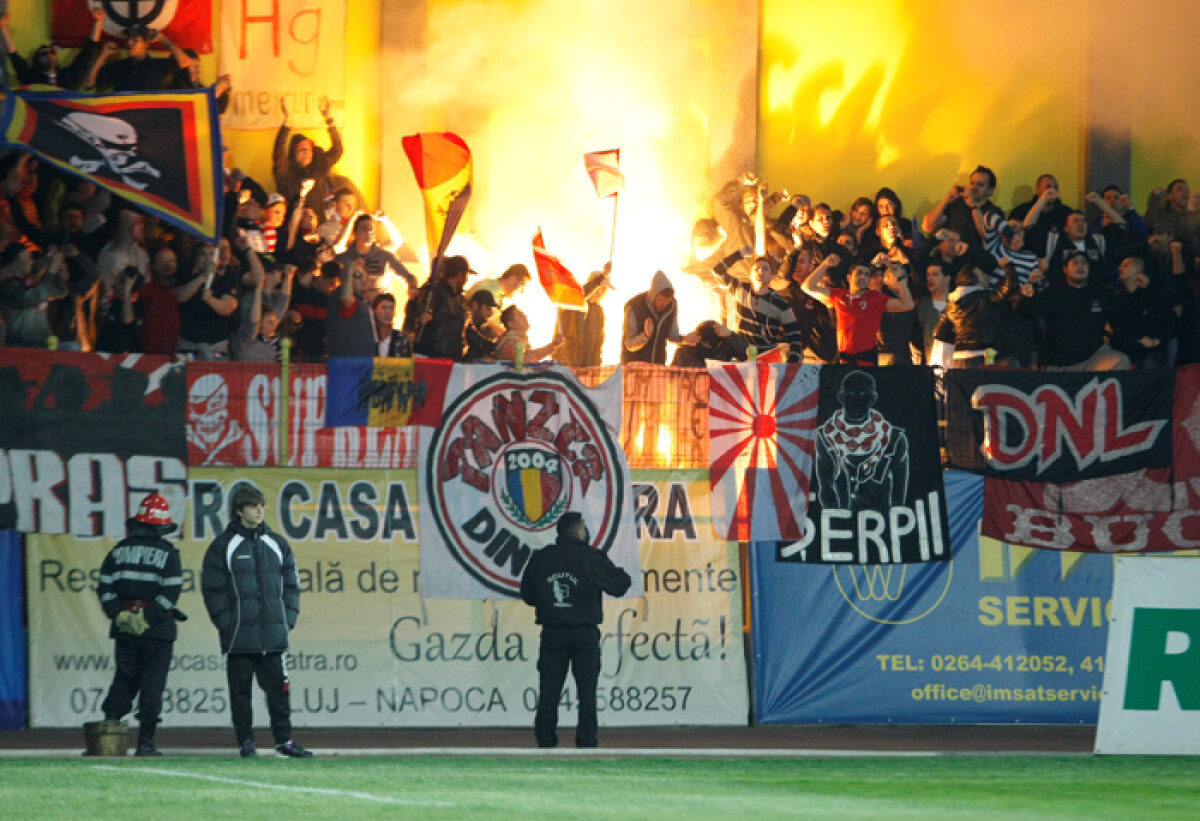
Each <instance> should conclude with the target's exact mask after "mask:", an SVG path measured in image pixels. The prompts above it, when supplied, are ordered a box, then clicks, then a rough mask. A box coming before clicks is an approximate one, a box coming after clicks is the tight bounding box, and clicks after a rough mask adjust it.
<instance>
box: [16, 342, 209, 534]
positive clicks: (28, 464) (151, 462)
mask: <svg viewBox="0 0 1200 821" xmlns="http://www.w3.org/2000/svg"><path fill="white" fill-rule="evenodd" d="M184 384H185V381H184V370H183V365H182V364H178V363H173V362H172V361H171V360H170V359H168V358H166V357H161V356H141V355H138V354H130V355H124V354H121V355H101V354H88V353H72V352H61V351H60V352H52V351H42V350H33V349H29V348H22V349H18V348H0V528H11V529H15V530H19V531H22V532H25V533H33V532H39V533H71V534H74V535H76V536H82V537H94V536H100V535H107V536H117V537H119V536H121V535H124V532H125V520H126V518H128V517H129V515H130V513H129V511H130V510H133V509H135V508H136V507H137V505H138V503H139V502H140V501H141V500H142V497H144V496H145V495H146V494H147V493H149V492H151V491H157V492H158V493H161V494H162V495H163V496H164V497H165V498H166V499H167V500H168V501H169V502H170V503H171V507H172V509H173V510H176V511H181V510H182V509H183V500H184V481H185V479H186V478H187V468H186V467H185V465H184V456H185V455H186V448H185V445H184V439H183V406H184V397H183V392H184Z"/></svg>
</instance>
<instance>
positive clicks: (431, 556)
mask: <svg viewBox="0 0 1200 821" xmlns="http://www.w3.org/2000/svg"><path fill="white" fill-rule="evenodd" d="M445 396H446V406H445V409H444V411H443V413H442V414H441V416H440V419H439V420H438V424H437V427H435V428H429V427H426V428H422V433H421V440H420V449H421V450H420V456H419V461H418V471H419V472H420V476H421V494H422V498H423V499H426V500H427V501H428V504H423V505H422V506H421V571H422V573H423V574H424V578H425V587H424V593H425V595H426V596H427V597H429V598H457V599H488V598H496V597H516V596H519V595H520V588H521V573H522V572H523V571H524V569H525V563H526V561H528V559H529V554H530V551H531V550H533V549H534V548H535V547H536V546H538V545H539V544H541V543H545V542H549V541H553V540H554V536H555V528H554V526H555V524H556V523H557V522H558V519H559V517H560V516H562V514H564V513H566V512H568V511H574V512H577V513H580V514H582V515H583V518H584V521H585V522H586V523H587V526H588V531H589V532H590V533H591V534H592V540H593V544H594V546H595V548H596V549H597V550H602V551H604V552H605V553H607V554H608V555H609V558H611V559H612V560H613V562H614V563H615V564H616V565H617V566H618V567H623V568H624V569H625V570H626V571H628V572H629V574H630V575H631V576H633V577H634V583H633V587H631V588H630V591H629V593H628V594H627V595H629V596H635V597H636V596H640V595H641V589H640V587H639V580H638V579H637V575H636V570H637V567H638V559H637V552H636V548H637V544H636V542H634V540H633V536H632V530H633V504H632V499H631V496H630V490H629V467H628V465H627V464H626V462H625V454H624V452H623V451H622V450H621V448H620V439H619V438H618V437H619V431H620V429H621V398H622V397H621V372H620V371H619V370H618V371H617V372H616V373H615V374H614V375H613V376H612V377H610V378H609V379H607V380H606V381H604V382H603V383H601V384H600V385H598V386H596V387H594V388H585V387H584V386H583V385H581V384H580V382H579V380H578V379H576V378H575V374H573V373H572V372H571V371H570V370H569V369H567V368H564V367H561V366H553V367H550V368H547V369H545V370H539V371H536V372H534V371H524V372H518V371H513V370H510V369H508V368H505V367H503V366H501V365H455V366H454V368H453V370H452V371H451V373H450V381H449V383H448V384H447V386H446V391H445Z"/></svg>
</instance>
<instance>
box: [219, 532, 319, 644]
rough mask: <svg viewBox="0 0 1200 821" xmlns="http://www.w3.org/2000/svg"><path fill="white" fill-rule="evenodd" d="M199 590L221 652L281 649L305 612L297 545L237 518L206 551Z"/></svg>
mask: <svg viewBox="0 0 1200 821" xmlns="http://www.w3.org/2000/svg"><path fill="white" fill-rule="evenodd" d="M200 589H201V592H202V593H203V594H204V607H205V609H207V610H208V617H209V618H210V619H212V623H213V624H214V625H215V626H216V628H217V630H218V632H220V634H221V652H222V653H282V652H284V651H285V650H287V647H288V632H289V631H290V630H291V629H292V628H293V627H295V626H296V619H297V618H299V616H300V579H299V577H298V576H297V574H296V558H295V556H294V555H293V554H292V548H291V547H290V546H289V545H288V543H287V540H285V539H284V538H283V537H282V536H280V535H279V534H277V533H275V532H273V531H272V530H271V529H270V528H268V527H267V526H266V525H265V524H260V525H259V526H258V527H256V528H254V529H253V530H251V529H250V528H247V527H246V526H245V525H244V524H242V521H241V519H239V518H236V517H235V518H234V520H233V521H232V522H230V523H229V526H228V527H227V528H225V532H224V533H222V534H221V535H220V536H218V537H217V538H216V539H215V540H213V543H212V544H211V545H209V547H208V552H207V553H206V554H205V555H204V568H203V570H202V571H201V575H200Z"/></svg>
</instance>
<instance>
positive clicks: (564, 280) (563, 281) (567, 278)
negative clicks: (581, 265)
mask: <svg viewBox="0 0 1200 821" xmlns="http://www.w3.org/2000/svg"><path fill="white" fill-rule="evenodd" d="M533 261H534V262H535V263H536V264H537V272H538V279H539V280H540V281H541V283H542V288H543V289H544V290H545V291H546V296H548V297H550V301H551V302H553V303H554V306H555V307H556V308H563V309H565V310H568V311H582V310H584V307H585V306H584V299H583V288H582V287H581V286H580V284H579V281H578V280H577V279H575V275H574V274H572V273H571V272H570V271H568V270H567V266H565V265H563V264H562V261H561V260H560V259H559V258H558V257H556V256H554V255H553V254H550V253H548V252H547V251H546V241H545V240H543V239H542V229H541V228H539V229H538V230H537V233H536V234H534V235H533Z"/></svg>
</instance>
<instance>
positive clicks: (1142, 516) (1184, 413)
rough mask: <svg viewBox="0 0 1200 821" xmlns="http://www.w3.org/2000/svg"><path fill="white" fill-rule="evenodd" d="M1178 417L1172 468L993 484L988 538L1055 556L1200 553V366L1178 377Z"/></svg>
mask: <svg viewBox="0 0 1200 821" xmlns="http://www.w3.org/2000/svg"><path fill="white" fill-rule="evenodd" d="M1173 419H1174V424H1173V425H1172V427H1173V428H1174V436H1173V437H1172V438H1171V439H1170V441H1171V443H1172V449H1173V451H1174V458H1173V459H1172V466H1171V467H1169V468H1150V469H1146V470H1139V471H1136V472H1134V473H1128V474H1123V475H1120V476H1110V477H1107V478H1103V479H1086V480H1084V481H1081V482H1064V483H1062V484H1052V483H1039V482H1009V481H1004V480H1002V479H988V480H987V481H986V484H985V488H986V491H985V493H984V508H983V533H984V534H986V535H988V536H991V537H992V538H996V539H1004V540H1006V541H1010V542H1015V543H1017V544H1023V545H1029V546H1031V547H1042V548H1048V549H1051V550H1081V551H1100V552H1103V553H1135V552H1151V551H1163V550H1168V551H1169V550H1195V549H1196V548H1200V365H1189V366H1187V367H1185V368H1180V369H1178V370H1177V371H1176V375H1175V400H1174V412H1173ZM1162 438H1167V437H1166V436H1165V435H1164V437H1162Z"/></svg>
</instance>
